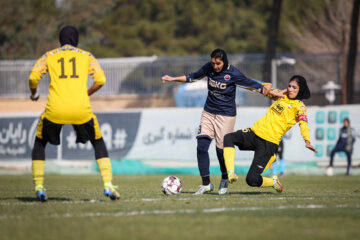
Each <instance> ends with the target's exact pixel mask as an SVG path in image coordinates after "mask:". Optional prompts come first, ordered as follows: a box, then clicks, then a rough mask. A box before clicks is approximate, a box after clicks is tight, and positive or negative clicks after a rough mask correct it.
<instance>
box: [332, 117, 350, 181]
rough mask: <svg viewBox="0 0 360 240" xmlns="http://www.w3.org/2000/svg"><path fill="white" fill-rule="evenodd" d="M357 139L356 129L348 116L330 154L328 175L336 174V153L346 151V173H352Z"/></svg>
mask: <svg viewBox="0 0 360 240" xmlns="http://www.w3.org/2000/svg"><path fill="white" fill-rule="evenodd" d="M355 139H356V131H355V129H354V128H352V127H351V126H350V120H349V119H348V118H345V119H344V126H343V127H342V128H341V129H340V133H339V139H338V140H337V142H336V145H335V147H334V149H333V150H332V151H331V154H330V163H329V167H328V168H327V169H326V175H327V176H332V175H333V174H334V173H333V165H334V164H333V163H334V156H335V153H337V152H345V154H346V157H347V168H346V175H350V170H351V155H352V151H353V146H354V143H355Z"/></svg>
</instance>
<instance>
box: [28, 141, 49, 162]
mask: <svg viewBox="0 0 360 240" xmlns="http://www.w3.org/2000/svg"><path fill="white" fill-rule="evenodd" d="M46 143H47V142H46V140H43V139H40V138H38V137H36V138H35V142H34V148H33V150H32V152H31V158H32V160H45V146H46Z"/></svg>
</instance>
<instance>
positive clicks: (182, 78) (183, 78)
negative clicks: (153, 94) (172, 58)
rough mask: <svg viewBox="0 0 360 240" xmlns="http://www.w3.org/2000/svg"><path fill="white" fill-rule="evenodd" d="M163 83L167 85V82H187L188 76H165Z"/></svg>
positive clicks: (162, 79)
mask: <svg viewBox="0 0 360 240" xmlns="http://www.w3.org/2000/svg"><path fill="white" fill-rule="evenodd" d="M161 82H162V83H165V82H186V76H185V75H182V76H178V77H171V76H169V75H165V76H162V78H161Z"/></svg>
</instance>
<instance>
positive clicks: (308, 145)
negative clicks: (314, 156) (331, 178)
mask: <svg viewBox="0 0 360 240" xmlns="http://www.w3.org/2000/svg"><path fill="white" fill-rule="evenodd" d="M305 144H306V148H308V149H310V150H311V151H313V152H314V153H317V151H316V149H315V148H314V147H313V146H312V145H311V144H310V142H309V141H305Z"/></svg>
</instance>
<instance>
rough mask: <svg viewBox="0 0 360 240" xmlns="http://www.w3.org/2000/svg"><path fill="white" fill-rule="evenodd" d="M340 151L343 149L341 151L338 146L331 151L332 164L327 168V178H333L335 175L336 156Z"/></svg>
mask: <svg viewBox="0 0 360 240" xmlns="http://www.w3.org/2000/svg"><path fill="white" fill-rule="evenodd" d="M340 150H341V149H339V148H338V147H337V146H335V148H334V149H333V150H332V151H331V153H330V163H329V166H328V167H327V168H326V172H325V173H326V175H327V176H333V175H334V171H333V166H334V156H335V154H336V153H337V152H339V151H340Z"/></svg>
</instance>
